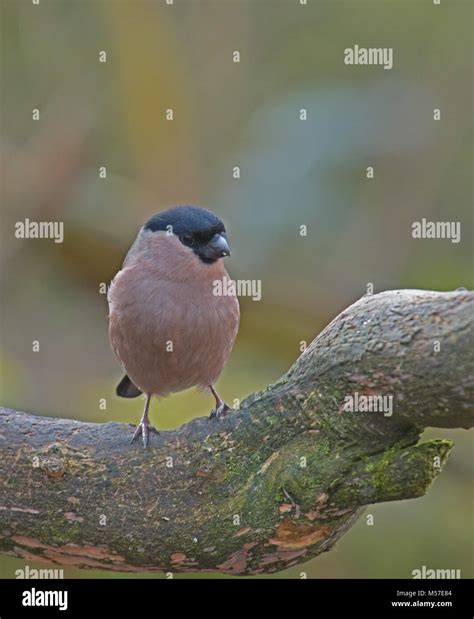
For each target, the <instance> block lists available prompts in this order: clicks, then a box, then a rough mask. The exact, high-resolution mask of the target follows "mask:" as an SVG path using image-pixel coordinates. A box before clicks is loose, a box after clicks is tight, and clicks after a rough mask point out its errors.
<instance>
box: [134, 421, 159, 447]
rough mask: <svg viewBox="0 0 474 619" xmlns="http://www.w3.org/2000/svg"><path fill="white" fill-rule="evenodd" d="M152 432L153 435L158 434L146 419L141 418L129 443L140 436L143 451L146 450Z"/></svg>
mask: <svg viewBox="0 0 474 619" xmlns="http://www.w3.org/2000/svg"><path fill="white" fill-rule="evenodd" d="M152 432H155V434H159V432H158V430H157V429H156V428H154V427H153V426H152V425H151V424H150V422H149V421H148V419H147V418H143V417H142V419H141V421H140V423H139V424H138V426H137V427H136V428H135V432H134V433H133V436H132V440H131V441H130V443H133V442H134V441H135V439H136V438H137V437H138V436H139V435H140V434H141V435H142V440H143V449H146V448H147V447H148V440H149V436H150V434H151V433H152Z"/></svg>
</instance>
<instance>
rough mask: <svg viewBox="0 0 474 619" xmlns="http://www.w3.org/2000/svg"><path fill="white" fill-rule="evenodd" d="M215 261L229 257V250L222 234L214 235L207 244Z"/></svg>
mask: <svg viewBox="0 0 474 619" xmlns="http://www.w3.org/2000/svg"><path fill="white" fill-rule="evenodd" d="M207 245H208V247H209V249H210V250H211V252H212V254H213V257H214V259H215V260H217V259H218V258H223V257H224V256H230V248H229V244H228V243H227V239H226V238H225V236H224V235H223V234H215V235H214V236H213V237H212V239H211V240H210V241H209V243H208V244H207Z"/></svg>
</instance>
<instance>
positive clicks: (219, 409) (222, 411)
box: [209, 402, 234, 420]
mask: <svg viewBox="0 0 474 619" xmlns="http://www.w3.org/2000/svg"><path fill="white" fill-rule="evenodd" d="M233 410H234V409H233V408H231V407H230V406H229V405H228V404H226V403H225V402H221V403H220V404H217V405H216V408H215V409H214V410H213V411H212V412H211V414H210V415H209V419H217V420H219V419H220V418H221V417H224V416H225V415H227V413H230V412H232V411H233Z"/></svg>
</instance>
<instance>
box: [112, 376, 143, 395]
mask: <svg viewBox="0 0 474 619" xmlns="http://www.w3.org/2000/svg"><path fill="white" fill-rule="evenodd" d="M115 393H116V394H117V395H119V396H120V397H121V398H138V396H139V395H141V393H142V392H141V391H140V389H139V388H138V387H136V386H135V385H134V384H133V383H132V381H131V380H130V379H129V377H128V376H127V375H126V374H125V376H124V377H123V378H122V380H121V381H120V382H119V384H118V385H117V389H116V390H115Z"/></svg>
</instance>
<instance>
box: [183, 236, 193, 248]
mask: <svg viewBox="0 0 474 619" xmlns="http://www.w3.org/2000/svg"><path fill="white" fill-rule="evenodd" d="M181 243H182V244H183V245H187V246H188V247H191V245H192V244H193V243H194V238H193V237H192V235H191V234H183V236H182V237H181Z"/></svg>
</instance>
